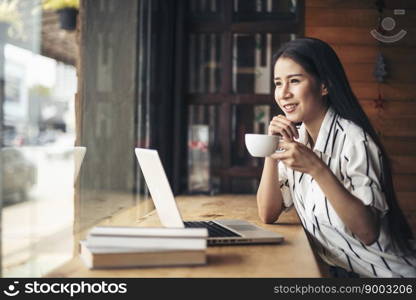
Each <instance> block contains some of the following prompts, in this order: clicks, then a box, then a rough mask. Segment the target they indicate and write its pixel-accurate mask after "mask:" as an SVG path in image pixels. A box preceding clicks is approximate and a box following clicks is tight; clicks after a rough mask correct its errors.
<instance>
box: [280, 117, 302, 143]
mask: <svg viewBox="0 0 416 300" xmlns="http://www.w3.org/2000/svg"><path fill="white" fill-rule="evenodd" d="M277 118H278V119H279V121H280V122H282V123H283V124H285V125H286V127H287V129H288V130H289V131H290V132H291V134H292V136H293V137H296V138H299V133H298V129H297V128H296V126H295V124H294V123H293V122H291V121H289V120H288V119H287V118H286V117H285V116H283V115H278V116H277Z"/></svg>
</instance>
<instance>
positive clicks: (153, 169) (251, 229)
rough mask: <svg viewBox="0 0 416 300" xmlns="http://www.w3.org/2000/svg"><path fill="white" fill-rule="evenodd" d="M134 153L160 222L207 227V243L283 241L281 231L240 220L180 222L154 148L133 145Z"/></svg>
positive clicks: (176, 207) (179, 226)
mask: <svg viewBox="0 0 416 300" xmlns="http://www.w3.org/2000/svg"><path fill="white" fill-rule="evenodd" d="M135 153H136V157H137V160H138V161H139V165H140V168H141V170H142V172H143V176H144V179H145V181H146V184H147V187H148V188H149V191H150V195H151V197H152V200H153V203H154V205H155V207H156V211H157V214H158V216H159V219H160V222H161V223H162V225H163V226H165V227H177V228H184V227H204V228H207V229H208V235H209V237H208V240H207V242H208V245H236V244H274V243H281V242H282V241H283V236H282V235H280V234H278V233H275V232H272V231H268V230H265V229H263V228H261V227H258V226H256V225H253V224H251V223H249V222H247V221H244V220H211V221H192V222H189V221H188V222H184V221H183V220H182V217H181V214H180V212H179V209H178V206H177V204H176V201H175V198H174V196H173V192H172V189H171V187H170V185H169V181H168V179H167V177H166V173H165V170H164V168H163V166H162V162H161V160H160V157H159V154H158V152H157V150H153V149H143V148H136V149H135Z"/></svg>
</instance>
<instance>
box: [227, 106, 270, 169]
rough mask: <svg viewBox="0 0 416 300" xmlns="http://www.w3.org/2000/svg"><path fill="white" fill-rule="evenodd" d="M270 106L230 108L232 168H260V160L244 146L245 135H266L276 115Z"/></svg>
mask: <svg viewBox="0 0 416 300" xmlns="http://www.w3.org/2000/svg"><path fill="white" fill-rule="evenodd" d="M272 107H273V108H275V107H274V106H273V103H272V100H271V101H270V105H245V104H239V105H233V106H232V128H231V130H232V139H231V142H232V143H231V147H232V148H231V149H232V150H231V153H232V164H233V165H234V166H251V167H254V166H260V165H261V164H262V159H259V158H254V157H252V156H251V155H250V154H249V153H248V151H247V149H246V146H245V142H244V136H245V134H246V133H261V134H267V129H268V126H269V123H270V120H271V118H272V116H273V115H274V114H275V113H276V111H275V109H273V110H272Z"/></svg>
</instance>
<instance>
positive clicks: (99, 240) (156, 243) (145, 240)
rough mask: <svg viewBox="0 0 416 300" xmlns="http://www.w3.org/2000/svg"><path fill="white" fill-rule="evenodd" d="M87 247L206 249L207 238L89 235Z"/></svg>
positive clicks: (160, 249)
mask: <svg viewBox="0 0 416 300" xmlns="http://www.w3.org/2000/svg"><path fill="white" fill-rule="evenodd" d="M86 245H87V247H90V248H97V247H108V248H115V247H117V248H123V247H124V248H134V249H143V250H146V249H151V250H159V251H163V250H172V249H177V250H200V249H206V247H207V241H206V239H190V238H185V239H179V238H151V237H120V236H112V237H107V236H106V237H102V236H89V237H88V239H87V241H86Z"/></svg>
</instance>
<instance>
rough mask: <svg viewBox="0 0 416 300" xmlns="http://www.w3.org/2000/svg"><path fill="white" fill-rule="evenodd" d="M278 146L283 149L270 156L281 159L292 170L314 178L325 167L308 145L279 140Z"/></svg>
mask: <svg viewBox="0 0 416 300" xmlns="http://www.w3.org/2000/svg"><path fill="white" fill-rule="evenodd" d="M279 148H281V149H282V150H283V151H281V152H276V153H274V154H273V155H271V158H273V159H277V160H281V161H282V162H283V163H284V164H285V165H286V166H287V167H288V168H291V169H292V170H295V171H298V172H302V173H307V174H309V175H311V176H312V177H314V178H315V176H316V175H317V174H319V173H320V172H321V171H322V170H324V169H325V168H326V165H325V163H324V162H323V161H322V160H321V159H320V158H319V157H318V156H317V155H316V154H315V153H314V152H313V151H312V150H311V149H309V148H308V147H306V146H305V145H303V144H302V143H298V142H296V141H287V140H281V141H280V142H279Z"/></svg>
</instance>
